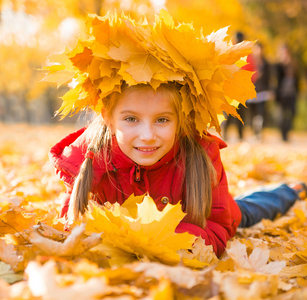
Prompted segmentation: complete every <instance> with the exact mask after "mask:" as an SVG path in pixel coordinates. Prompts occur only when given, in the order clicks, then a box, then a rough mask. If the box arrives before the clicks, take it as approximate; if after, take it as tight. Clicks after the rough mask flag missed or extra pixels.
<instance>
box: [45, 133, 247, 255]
mask: <svg viewBox="0 0 307 300" xmlns="http://www.w3.org/2000/svg"><path fill="white" fill-rule="evenodd" d="M84 130H85V128H83V129H80V130H79V131H77V132H75V133H72V134H70V135H69V136H67V137H66V138H64V139H63V140H62V141H60V142H59V143H58V144H56V145H55V146H54V147H53V148H51V150H50V153H49V157H50V160H51V163H52V164H53V166H54V167H55V168H56V172H57V174H58V175H59V176H60V178H61V179H62V180H63V181H64V183H65V185H66V187H67V191H66V197H65V198H64V199H63V205H62V210H61V216H64V215H65V213H66V212H67V210H68V206H69V200H70V194H71V191H72V187H73V182H74V178H75V177H76V175H77V174H78V172H79V167H80V165H81V163H82V161H83V160H84V155H85V153H86V150H87V142H86V139H85V134H83V132H84ZM199 142H200V144H201V145H202V147H203V148H204V149H205V151H206V152H207V154H208V155H209V157H210V159H211V161H212V163H213V165H214V167H215V169H216V171H217V179H218V185H217V186H216V187H215V188H213V189H212V210H211V215H210V216H209V218H208V219H207V225H206V227H205V228H200V227H198V226H196V225H194V224H190V223H186V222H184V221H182V222H181V223H180V224H179V225H178V227H177V228H176V232H178V233H181V232H186V231H187V232H189V233H191V234H194V235H195V236H201V237H202V238H203V239H205V242H206V244H207V245H212V246H213V249H214V251H215V253H216V254H217V255H218V256H220V255H221V254H222V253H223V252H224V249H225V246H226V243H227V241H228V240H229V239H230V238H231V237H232V236H234V234H235V232H236V229H237V227H238V225H239V223H240V221H241V212H240V209H239V207H238V206H237V204H236V202H235V201H234V200H233V198H232V197H231V195H230V194H229V191H228V184H227V178H226V174H225V171H224V168H223V165H222V162H221V159H220V152H219V149H220V148H224V147H226V144H225V143H224V142H223V141H222V140H220V139H219V138H217V137H215V136H210V139H209V140H208V139H201V140H200V141H199ZM178 148H179V147H178V145H175V146H174V147H173V149H172V150H171V151H170V152H168V153H167V154H166V155H165V156H164V157H163V158H162V159H161V160H160V161H158V162H157V163H156V164H154V165H152V166H146V167H144V166H137V165H136V164H135V163H134V162H133V161H132V160H131V159H130V158H128V157H127V156H126V155H125V154H123V153H122V151H121V150H120V148H119V147H118V145H117V143H116V140H115V139H114V140H113V146H112V159H111V162H110V163H109V164H108V165H106V164H105V163H104V162H103V161H102V160H99V159H97V155H95V158H94V160H93V169H94V177H93V184H92V193H93V194H94V197H95V200H96V201H97V202H98V203H101V204H102V203H104V202H105V201H109V202H111V203H114V202H118V203H120V204H122V203H123V202H124V201H125V199H127V198H128V196H130V195H131V194H132V193H134V194H135V195H143V194H145V193H146V192H148V193H149V195H150V196H151V197H152V198H153V199H154V201H155V203H156V205H157V208H158V209H159V210H162V209H163V208H164V206H166V204H167V202H166V201H165V199H167V200H169V203H171V204H176V203H178V202H179V201H181V200H183V201H184V197H185V196H184V194H185V187H184V165H182V164H183V163H181V164H180V163H178V161H177V160H176V158H175V157H176V153H177V152H178V150H179V149H178ZM107 171H109V172H108V173H107ZM165 197H167V198H165Z"/></svg>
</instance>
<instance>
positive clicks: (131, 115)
mask: <svg viewBox="0 0 307 300" xmlns="http://www.w3.org/2000/svg"><path fill="white" fill-rule="evenodd" d="M165 94H166V93H162V92H156V93H155V92H154V91H153V90H151V89H144V90H135V91H131V92H130V93H127V94H126V95H124V96H123V98H122V99H121V100H120V101H119V102H118V104H117V105H116V106H115V108H114V110H113V113H112V117H111V124H110V126H111V130H112V132H113V133H114V134H115V136H116V139H117V143H118V145H119V147H120V149H121V150H122V151H123V153H124V154H125V155H127V156H128V157H129V158H130V159H132V160H133V161H134V162H135V163H136V164H138V165H143V166H150V165H153V164H154V163H156V162H157V161H158V160H160V159H161V158H162V157H163V156H164V155H165V154H166V153H167V152H169V151H170V150H171V148H172V147H173V145H174V142H175V138H176V132H177V124H178V118H177V113H176V110H175V107H174V104H173V101H172V100H171V99H169V97H167V95H165Z"/></svg>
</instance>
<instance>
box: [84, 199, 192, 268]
mask: <svg viewBox="0 0 307 300" xmlns="http://www.w3.org/2000/svg"><path fill="white" fill-rule="evenodd" d="M142 198H143V199H142ZM141 199H142V200H143V201H142V202H140V200H141ZM90 207H91V209H90V210H89V211H88V212H87V213H86V217H87V222H86V231H87V232H88V233H92V232H103V233H102V240H103V242H102V243H103V244H106V245H108V246H109V247H110V248H109V250H110V249H111V248H112V247H115V248H119V249H122V250H124V251H126V252H128V253H133V254H134V255H135V256H136V257H138V258H142V257H146V258H148V259H151V260H158V261H161V262H164V263H167V264H176V263H179V261H180V256H179V254H178V253H177V251H178V250H180V249H191V247H192V244H193V242H194V240H195V237H194V236H193V235H190V234H188V233H180V234H178V233H175V229H176V227H177V225H178V224H179V222H180V221H181V220H182V219H183V218H184V216H185V213H183V212H182V208H181V204H180V203H178V204H177V205H171V204H168V205H167V206H166V207H165V208H164V210H163V211H159V210H158V209H157V207H156V204H155V203H154V201H153V199H152V198H150V197H149V196H144V197H140V196H138V197H135V196H134V195H131V196H130V197H129V198H128V199H127V203H124V204H123V205H122V206H120V205H119V204H118V203H115V204H113V205H111V206H110V207H109V208H108V209H107V208H106V207H101V206H98V205H97V204H95V203H94V202H91V204H90ZM111 246H112V247H111ZM111 255H112V254H111ZM113 255H114V253H113Z"/></svg>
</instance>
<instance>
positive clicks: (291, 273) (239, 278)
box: [0, 125, 307, 300]
mask: <svg viewBox="0 0 307 300" xmlns="http://www.w3.org/2000/svg"><path fill="white" fill-rule="evenodd" d="M0 130H1V136H0V299H36V300H38V299H65V300H67V299H74V300H78V299H110V300H111V299H212V300H213V299H214V300H222V299H276V300H279V299H306V298H307V231H306V228H307V205H306V204H307V202H306V201H297V202H296V204H295V205H294V206H293V207H292V208H291V209H290V211H289V212H288V213H287V214H286V215H285V216H282V217H280V218H277V219H276V220H275V221H269V220H263V221H262V222H260V223H259V224H257V225H255V226H253V227H251V228H245V229H240V230H238V233H237V234H236V236H235V237H234V238H233V239H232V240H231V241H229V243H228V245H227V249H226V251H225V253H224V254H223V255H222V257H220V258H219V259H218V258H216V257H215V255H214V253H213V251H212V248H211V247H207V246H204V243H203V241H202V240H201V239H196V240H195V238H194V237H192V236H190V235H188V234H183V235H181V234H178V235H176V234H174V233H173V227H175V226H176V222H178V220H180V218H182V212H181V211H180V210H179V209H178V207H177V206H171V205H170V206H167V209H165V210H164V211H162V212H158V211H157V210H155V208H154V207H153V202H152V200H151V198H150V197H149V196H145V197H131V198H129V200H128V201H127V202H126V203H125V205H123V206H118V205H110V206H107V207H101V206H98V205H96V204H95V203H91V209H90V210H89V212H88V213H87V215H86V219H84V220H83V221H84V222H80V224H75V225H74V227H73V228H71V231H70V232H67V231H64V220H61V219H58V213H59V206H60V194H61V193H62V192H63V191H64V186H63V185H62V183H61V182H60V181H59V180H58V178H57V177H56V176H55V174H54V170H53V168H52V167H51V165H50V164H49V162H48V158H47V152H48V150H49V148H50V147H51V146H52V145H53V144H55V143H56V142H57V141H58V140H59V139H60V138H62V137H63V136H65V135H66V134H67V133H69V132H71V131H73V130H74V129H73V128H71V127H63V126H56V127H55V126H54V127H51V126H50V127H48V126H46V127H43V126H40V127H30V126H26V125H10V126H8V125H7V126H4V125H0ZM306 150H307V145H306V144H301V145H300V146H299V147H298V146H297V145H294V146H293V145H291V144H280V145H278V151H277V147H276V144H266V143H263V144H254V145H251V144H247V143H239V144H233V145H230V146H229V147H228V148H226V149H224V150H223V151H222V156H223V161H224V165H225V168H226V171H227V173H228V179H229V183H230V190H231V192H232V193H233V194H240V193H242V192H244V191H246V190H248V189H250V188H252V187H257V186H260V185H263V184H271V183H277V182H283V181H285V182H287V181H288V182H293V181H298V180H302V181H307V151H306ZM149 210H150V211H151V212H152V214H148V213H147V212H148V211H149ZM171 215H172V216H173V219H170V218H172V217H170V216H171ZM166 219H167V220H168V222H167V223H168V226H170V227H168V228H165V223H166V222H165V220H166ZM94 220H99V222H95V221H94ZM112 224H113V226H112ZM140 228H141V230H139V229H140ZM167 231H168V232H169V234H168V235H167ZM137 232H140V233H139V234H137ZM187 249H190V250H187Z"/></svg>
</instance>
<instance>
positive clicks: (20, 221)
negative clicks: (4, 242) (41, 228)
mask: <svg viewBox="0 0 307 300" xmlns="http://www.w3.org/2000/svg"><path fill="white" fill-rule="evenodd" d="M34 224H35V215H34V214H28V213H27V212H26V211H24V210H23V209H22V208H20V207H16V208H13V209H10V210H7V211H5V212H3V213H2V214H1V215H0V235H3V234H7V233H12V234H14V233H16V232H19V231H22V230H24V229H27V228H31V227H32V226H33V225H34Z"/></svg>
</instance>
